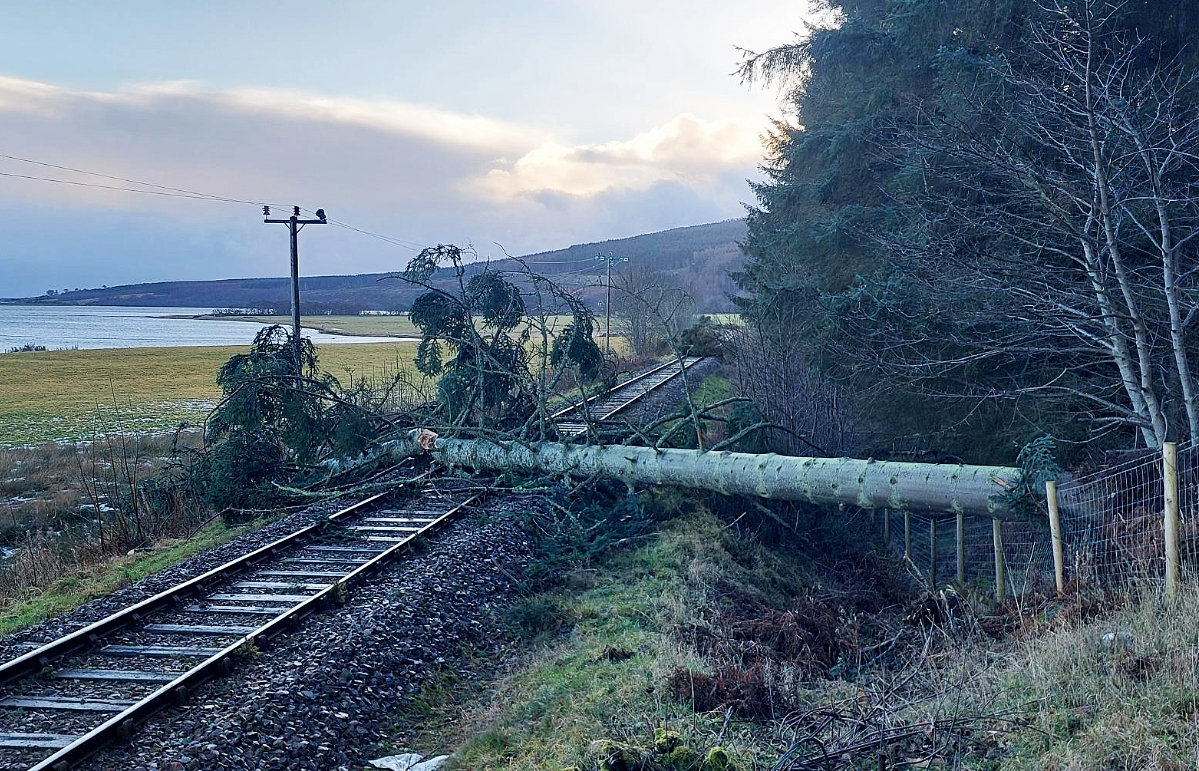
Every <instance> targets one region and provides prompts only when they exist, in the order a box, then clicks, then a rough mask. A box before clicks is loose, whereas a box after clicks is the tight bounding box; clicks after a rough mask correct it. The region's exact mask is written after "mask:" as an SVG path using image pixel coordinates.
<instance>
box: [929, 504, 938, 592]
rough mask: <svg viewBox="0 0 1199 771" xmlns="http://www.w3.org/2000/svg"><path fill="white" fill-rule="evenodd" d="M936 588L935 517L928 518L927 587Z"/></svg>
mask: <svg viewBox="0 0 1199 771" xmlns="http://www.w3.org/2000/svg"><path fill="white" fill-rule="evenodd" d="M936 588H937V518H936V517H930V518H929V520H928V589H929V591H930V592H931V591H934V590H936Z"/></svg>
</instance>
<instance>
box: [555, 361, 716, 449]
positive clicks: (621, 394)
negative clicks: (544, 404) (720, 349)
mask: <svg viewBox="0 0 1199 771" xmlns="http://www.w3.org/2000/svg"><path fill="white" fill-rule="evenodd" d="M701 361H703V357H702V356H686V357H684V358H683V361H682V364H681V366H680V363H679V361H678V360H671V361H668V362H666V363H665V364H660V365H658V366H657V367H653V368H651V369H648V370H646V371H645V372H642V373H641V374H639V375H637V376H635V377H633V378H630V379H629V380H626V381H625V382H623V383H621V384H620V385H618V386H616V387H615V388H613V389H612V390H610V391H607V392H605V393H602V394H597V395H595V396H592V397H589V398H588V399H586V400H584V401H583V402H580V403H577V404H572V405H571V406H570V407H567V408H565V409H562V410H559V411H558V412H556V413H554V414H553V416H552V417H553V419H554V422H555V423H556V424H557V426H558V433H559V434H561V435H562V437H563V438H564V439H572V438H574V437H577V436H579V435H581V434H584V433H586V432H587V426H588V418H589V417H590V420H591V422H593V423H595V422H602V421H605V420H611V419H612V418H613V417H615V416H616V415H617V414H619V413H620V412H621V411H623V410H625V409H627V408H628V407H630V406H632V405H633V404H635V403H636V402H638V401H640V400H641V399H643V398H645V397H646V396H647V395H649V394H650V393H652V392H654V391H656V390H657V389H659V388H661V387H662V386H664V385H666V384H667V383H669V382H670V381H672V380H674V379H675V378H676V377H678V376H679V375H681V374H682V373H683V371H684V370H688V369H691V368H692V367H694V366H695V365H696V364H698V363H699V362H701Z"/></svg>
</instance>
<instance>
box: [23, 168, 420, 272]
mask: <svg viewBox="0 0 1199 771" xmlns="http://www.w3.org/2000/svg"><path fill="white" fill-rule="evenodd" d="M0 158H2V159H6V160H10V161H17V162H19V163H28V164H32V165H34V166H42V167H44V168H48V169H58V170H59V171H69V172H71V173H73V174H86V175H87V176H90V177H97V178H100V179H109V180H113V181H114V182H124V183H125V184H127V185H140V187H122V186H119V185H103V184H98V183H95V182H81V181H79V180H73V179H58V178H55V177H43V176H38V175H36V174H15V173H13V172H7V171H0V177H10V178H13V179H26V180H33V181H37V182H52V183H54V184H58V185H71V186H72V187H86V188H92V189H95V190H112V191H116V192H122V193H141V194H142V195H157V196H161V197H164V198H187V199H192V200H198V201H218V202H221V203H233V204H245V205H248V206H275V207H282V206H284V205H283V204H277V203H271V202H270V201H255V200H251V199H247V198H233V197H231V196H225V195H215V194H213V193H202V192H200V191H198V190H188V189H187V188H183V187H173V186H171V185H159V184H157V183H154V182H143V181H141V180H138V179H131V178H129V177H119V176H116V175H113V174H104V173H101V172H98V171H89V170H87V169H79V168H75V167H73V166H64V165H61V164H57V163H49V162H47V161H39V160H35V159H33V158H25V157H22V156H19V155H9V154H7V153H0ZM142 188H153V189H151V190H145V189H142ZM301 211H304V212H307V213H309V214H315V212H313V211H312V210H310V209H304V208H301ZM328 223H329V224H330V225H335V226H337V227H340V228H344V229H345V230H352V231H354V232H355V233H361V234H362V235H364V236H369V237H371V238H374V239H377V240H379V241H383V242H385V243H388V244H391V245H392V246H399V247H402V248H404V249H410V250H412V251H417V252H419V251H420V250H421V249H423V248H424V245H423V244H419V243H416V242H414V241H406V240H404V239H402V238H397V237H395V236H389V235H385V234H383V233H376V232H374V231H370V230H366V229H364V228H359V227H355V226H353V225H351V224H349V223H348V222H342V221H340V220H333V219H330V220H328Z"/></svg>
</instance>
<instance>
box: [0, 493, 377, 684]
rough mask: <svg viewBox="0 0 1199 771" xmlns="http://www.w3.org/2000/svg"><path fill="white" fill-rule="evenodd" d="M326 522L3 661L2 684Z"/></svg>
mask: <svg viewBox="0 0 1199 771" xmlns="http://www.w3.org/2000/svg"><path fill="white" fill-rule="evenodd" d="M389 494H390V493H389V492H384V493H379V494H377V495H373V496H371V497H370V498H367V499H365V500H362V501H359V502H358V503H355V504H353V505H351V506H347V507H346V508H344V509H342V510H341V511H338V512H336V513H334V514H331V515H329V521H333V522H336V521H337V520H339V519H344V518H345V517H348V516H350V515H351V514H353V513H355V512H357V511H358V510H359V509H362V508H364V507H366V506H369V505H370V504H372V503H374V502H375V501H377V500H379V499H380V498H382V497H384V496H386V495H389ZM321 526H322V523H319V522H318V523H314V524H311V525H308V526H307V527H303V528H300V529H299V530H297V531H295V532H294V533H291V534H289V535H285V536H283V537H282V538H280V539H279V540H277V541H273V542H271V543H269V544H267V545H266V546H262V547H259V548H258V549H255V550H254V551H252V552H249V553H247V554H243V555H242V556H240V557H238V558H236V559H233V560H230V561H229V562H226V563H225V564H224V565H220V566H218V567H215V568H213V569H212V570H209V571H208V572H207V573H204V574H202V575H199V576H196V577H195V578H192V579H189V580H187V581H184V582H183V583H181V584H179V585H178V586H173V587H171V588H170V589H167V590H165V591H162V592H159V593H158V594H156V595H154V596H153V597H149V598H147V599H145V600H142V601H141V602H138V603H136V604H134V605H130V606H129V607H128V608H125V609H123V610H118V611H117V612H116V613H113V614H112V615H110V616H107V617H105V618H102V619H100V620H99V621H96V622H93V623H91V624H89V625H87V626H85V627H83V628H82V629H78V630H76V631H74V632H71V633H70V634H67V635H64V636H63V637H60V638H58V639H57V640H53V641H51V642H48V643H46V644H45V645H43V646H42V647H40V648H36V649H34V650H32V651H30V652H28V653H26V654H24V655H23V656H19V657H18V658H15V659H12V660H10V661H7V662H5V663H4V664H0V685H4V684H6V683H10V682H12V681H13V680H17V679H19V678H22V677H26V676H28V675H31V674H34V673H37V672H40V671H41V670H42V669H44V668H45V667H47V666H49V664H50V662H52V661H53V660H55V659H59V658H62V657H64V656H68V655H70V654H72V653H75V652H76V651H79V650H83V649H85V648H88V647H90V646H92V645H94V644H95V643H96V642H97V641H98V640H99V639H100V638H101V637H103V636H105V635H108V634H111V633H112V632H115V631H117V630H118V629H121V628H123V627H125V626H126V625H128V624H130V623H136V622H138V621H140V620H141V617H142V616H144V615H148V614H150V613H153V612H155V611H158V610H162V609H164V608H167V607H170V606H171V605H173V604H175V603H176V602H178V601H179V600H181V599H183V598H184V597H188V596H190V595H194V594H198V593H200V592H202V591H204V585H205V584H207V583H209V582H211V581H213V580H215V579H218V578H227V577H229V576H232V575H234V574H236V573H237V572H239V571H240V570H242V569H244V568H246V567H250V566H252V565H254V564H255V563H256V562H258V561H260V560H262V559H264V558H265V557H268V556H270V555H271V554H273V553H274V552H277V551H279V550H280V549H282V548H284V547H287V546H291V545H293V544H295V543H297V542H298V541H300V540H301V539H303V538H304V537H305V536H307V535H308V534H310V533H312V532H313V531H314V530H317V529H319V528H320V527H321Z"/></svg>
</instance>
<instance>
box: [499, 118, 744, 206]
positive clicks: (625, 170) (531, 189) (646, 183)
mask: <svg viewBox="0 0 1199 771" xmlns="http://www.w3.org/2000/svg"><path fill="white" fill-rule="evenodd" d="M760 133H761V132H760V129H758V128H756V127H754V126H751V125H749V124H747V123H744V122H740V121H735V120H717V121H705V120H702V119H700V118H697V117H696V116H694V115H690V114H683V115H678V116H676V117H675V118H674V119H673V120H671V121H670V122H668V123H665V124H663V125H660V126H655V127H653V128H651V129H649V130H648V131H645V132H642V133H640V134H637V135H636V136H634V137H633V138H632V139H628V140H623V141H612V142H606V143H602V144H590V145H576V146H569V145H564V144H561V143H559V142H555V141H550V142H546V143H544V144H542V145H540V146H538V147H536V148H535V149H533V150H531V151H529V152H528V153H526V154H524V155H523V156H521V157H520V158H519V159H518V160H517V161H515V162H514V163H511V164H507V165H506V166H505V167H501V168H494V169H491V170H490V171H489V172H488V173H487V174H486V176H485V177H483V178H482V179H481V180H479V181H478V182H477V184H476V189H477V190H478V191H479V192H480V193H481V194H483V195H485V196H488V197H490V198H492V199H494V200H499V201H504V200H513V199H519V198H527V197H529V196H530V195H531V194H538V193H544V192H554V193H563V194H567V195H575V196H583V197H590V196H595V195H597V194H598V193H601V192H605V191H609V190H646V189H649V188H650V187H652V186H654V185H656V184H658V183H661V182H676V183H680V184H682V185H685V186H688V187H693V188H707V187H710V186H711V185H712V183H713V182H714V181H715V180H717V179H719V178H720V176H721V175H722V174H723V173H724V172H727V171H729V170H730V169H737V170H741V171H743V172H744V171H746V170H748V169H752V168H753V166H754V164H755V163H756V162H757V160H758V159H759V158H760V157H761V154H762V144H761V140H760V138H759V137H760Z"/></svg>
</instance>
